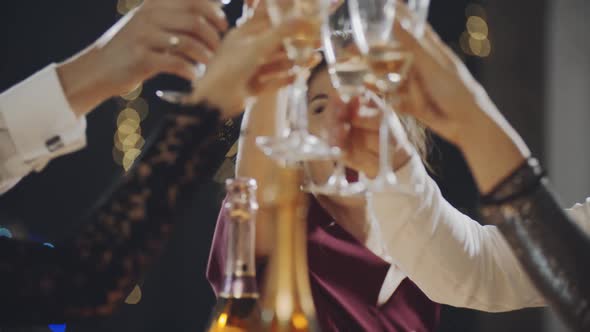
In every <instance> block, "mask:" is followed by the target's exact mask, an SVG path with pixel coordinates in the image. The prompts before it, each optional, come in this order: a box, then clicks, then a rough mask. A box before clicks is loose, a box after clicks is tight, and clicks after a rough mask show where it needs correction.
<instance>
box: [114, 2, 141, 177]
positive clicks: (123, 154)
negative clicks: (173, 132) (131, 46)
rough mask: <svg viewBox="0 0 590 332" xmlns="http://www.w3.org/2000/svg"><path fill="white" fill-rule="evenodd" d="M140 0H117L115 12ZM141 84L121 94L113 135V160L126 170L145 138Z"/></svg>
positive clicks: (134, 4) (131, 8)
mask: <svg viewBox="0 0 590 332" xmlns="http://www.w3.org/2000/svg"><path fill="white" fill-rule="evenodd" d="M141 2H142V0H118V1H117V12H118V13H119V14H121V15H125V14H127V13H128V12H130V11H131V10H133V9H134V8H136V7H137V6H139V5H140V4H141ZM142 90H143V85H142V84H139V85H138V86H137V87H136V88H135V89H134V90H133V91H131V92H129V93H128V94H126V95H123V96H121V98H122V100H123V101H124V107H123V108H122V109H121V110H120V111H119V113H118V115H117V130H116V131H115V135H114V137H113V143H114V144H113V160H114V161H115V163H117V164H118V165H121V166H122V167H123V169H124V170H125V171H128V170H129V169H130V168H131V166H132V165H133V163H134V162H135V159H137V157H138V156H139V155H140V154H141V149H142V148H143V146H144V144H145V139H144V138H143V136H142V133H141V122H142V121H143V120H145V118H146V117H147V115H148V113H149V106H148V103H147V102H146V101H145V100H144V99H143V98H141V93H142Z"/></svg>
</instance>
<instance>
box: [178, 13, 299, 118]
mask: <svg viewBox="0 0 590 332" xmlns="http://www.w3.org/2000/svg"><path fill="white" fill-rule="evenodd" d="M300 24H307V23H306V22H305V21H304V20H293V21H288V22H285V23H283V24H281V25H280V26H277V27H272V26H271V24H270V21H269V20H268V19H264V18H260V19H257V20H252V21H248V22H246V23H244V24H243V25H242V26H240V27H239V28H236V29H234V30H233V31H231V32H230V33H229V34H228V35H227V36H226V37H225V38H224V40H223V43H222V45H221V47H220V48H219V50H218V52H217V54H216V57H215V58H214V59H213V60H212V61H211V62H210V64H209V66H208V68H207V73H206V74H205V76H204V77H203V78H202V79H201V80H200V81H199V84H198V86H197V89H196V91H195V94H194V95H193V96H192V97H191V98H190V100H191V101H192V102H198V101H201V100H207V101H208V102H210V103H212V104H214V105H215V106H218V107H220V108H221V109H222V110H223V112H224V116H226V117H231V116H235V115H237V114H238V113H240V112H241V111H242V110H243V107H244V102H245V101H246V99H247V98H248V97H251V96H257V95H259V94H261V93H264V92H269V91H271V90H278V89H280V88H281V87H284V86H285V85H288V84H290V83H292V82H293V79H294V76H293V74H292V73H291V72H290V69H291V67H292V66H293V63H292V62H291V61H290V60H289V59H288V58H287V55H286V54H285V53H284V52H283V51H282V41H283V39H284V38H285V37H287V36H288V35H289V34H291V33H293V31H296V30H297V29H296V27H297V26H298V25H300Z"/></svg>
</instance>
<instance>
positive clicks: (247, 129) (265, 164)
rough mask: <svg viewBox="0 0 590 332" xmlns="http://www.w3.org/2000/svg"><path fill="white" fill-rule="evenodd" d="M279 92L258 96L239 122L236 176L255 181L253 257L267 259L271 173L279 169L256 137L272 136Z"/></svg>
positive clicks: (271, 239) (270, 245) (270, 225)
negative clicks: (256, 206)
mask: <svg viewBox="0 0 590 332" xmlns="http://www.w3.org/2000/svg"><path fill="white" fill-rule="evenodd" d="M280 96H281V93H280V92H279V93H277V92H273V93H267V94H263V95H261V96H259V97H258V98H257V101H256V103H255V104H254V105H253V106H252V107H251V108H250V109H249V110H247V111H246V113H245V114H244V118H243V120H242V134H241V135H240V140H239V147H238V158H237V164H236V176H244V177H250V178H254V179H256V181H257V183H258V191H257V199H258V203H259V204H260V209H259V211H258V215H257V218H256V255H257V256H259V257H263V256H268V255H269V254H270V251H271V249H272V241H273V236H272V235H273V229H272V227H273V220H272V215H271V208H270V206H269V203H270V202H269V201H268V197H274V196H275V195H274V194H273V190H277V188H276V187H274V180H273V174H275V173H276V170H277V169H278V167H279V166H278V164H277V163H276V161H274V160H272V159H270V158H269V157H267V156H266V155H265V154H264V153H263V152H262V151H261V150H260V149H259V148H258V146H257V145H256V137H259V136H274V135H275V129H276V128H275V109H276V108H277V107H279V105H277V103H278V102H280V101H279V98H280Z"/></svg>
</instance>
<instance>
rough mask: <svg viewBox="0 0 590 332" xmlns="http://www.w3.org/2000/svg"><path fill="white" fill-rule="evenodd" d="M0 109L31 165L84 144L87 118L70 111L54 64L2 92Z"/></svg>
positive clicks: (12, 135)
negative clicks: (79, 116)
mask: <svg viewBox="0 0 590 332" xmlns="http://www.w3.org/2000/svg"><path fill="white" fill-rule="evenodd" d="M0 111H1V112H2V115H3V117H4V120H5V124H6V127H7V129H8V131H9V133H10V136H11V138H12V139H13V142H14V145H15V147H16V150H17V153H18V156H19V157H20V158H22V161H23V162H25V163H27V164H29V165H31V166H32V168H34V169H38V168H40V167H41V166H42V165H43V164H45V163H47V161H48V159H49V158H52V157H53V156H57V155H61V154H63V153H66V152H72V151H73V150H79V149H81V148H82V147H84V146H85V143H86V140H85V132H86V118H85V117H81V118H77V117H76V115H75V114H74V112H73V111H72V109H71V107H70V105H69V102H68V100H67V99H66V96H65V93H64V91H63V88H62V86H61V83H60V81H59V77H58V75H57V71H56V65H55V64H51V65H49V66H47V67H45V68H44V69H42V70H41V71H39V72H37V73H36V74H34V75H33V76H31V77H29V78H27V79H26V80H25V81H23V82H21V83H19V84H17V85H16V86H14V87H12V88H11V89H9V90H8V91H6V92H4V93H2V95H1V97H0ZM20 158H19V159H20ZM37 160H39V162H36V161H37Z"/></svg>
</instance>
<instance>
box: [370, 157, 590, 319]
mask: <svg viewBox="0 0 590 332" xmlns="http://www.w3.org/2000/svg"><path fill="white" fill-rule="evenodd" d="M397 174H398V178H399V181H400V185H401V186H402V188H403V189H404V190H403V192H397V193H373V194H371V195H370V197H369V207H370V208H371V209H372V211H373V213H374V215H375V218H376V220H377V222H378V227H379V229H380V233H381V237H382V238H381V239H382V241H383V244H384V245H385V247H386V250H387V253H388V255H390V256H391V257H392V259H393V262H394V263H395V264H396V265H397V266H398V267H399V268H400V269H401V270H402V271H403V273H404V274H405V275H407V276H408V277H409V278H410V279H411V280H412V281H413V282H414V283H415V284H416V285H418V287H420V289H421V290H422V291H423V292H424V293H425V294H426V295H427V296H428V297H429V298H430V299H432V300H433V301H436V302H439V303H443V304H448V305H452V306H456V307H465V308H472V309H477V310H482V311H490V312H500V311H510V310H516V309H520V308H525V307H536V306H543V305H545V301H544V299H543V298H542V297H541V295H540V294H539V293H538V292H537V291H536V289H535V287H534V286H533V285H532V283H531V282H530V280H529V279H528V277H527V276H526V274H525V272H524V271H523V270H522V269H521V267H520V265H519V263H518V261H517V259H516V257H515V256H514V255H513V254H512V252H511V250H510V248H509V246H508V244H507V243H506V242H505V240H504V239H503V237H502V235H501V234H500V232H499V230H498V229H497V228H496V227H495V226H482V225H480V224H479V223H477V222H476V221H474V220H472V219H471V218H469V217H468V216H466V215H464V214H463V213H461V212H459V211H458V210H457V209H455V208H454V207H453V206H451V205H450V204H449V203H448V202H447V201H446V200H445V199H444V198H443V196H442V194H441V192H440V190H439V189H438V187H437V185H436V183H435V182H434V180H432V179H431V178H430V177H429V175H428V174H427V173H426V170H425V169H424V166H423V165H422V162H421V161H420V159H419V157H418V156H414V157H412V159H411V160H410V162H409V163H408V164H407V165H405V166H404V167H403V168H402V169H400V170H399V171H398V172H397ZM569 212H570V214H571V216H572V218H574V220H575V221H576V222H577V223H578V224H579V225H580V226H581V227H582V228H583V229H584V230H586V231H587V232H588V233H590V198H589V199H587V200H586V203H585V204H578V205H576V206H574V207H573V208H572V209H570V210H569ZM384 286H385V285H384Z"/></svg>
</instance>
